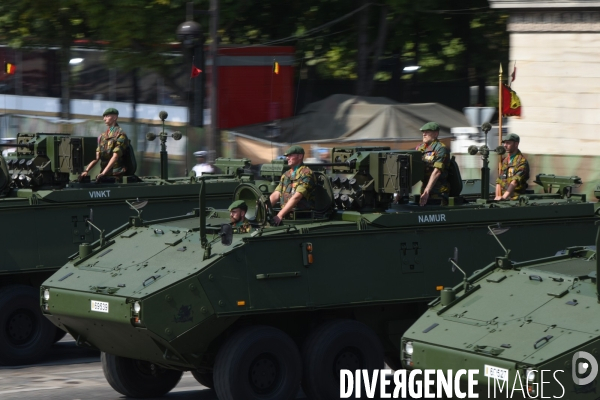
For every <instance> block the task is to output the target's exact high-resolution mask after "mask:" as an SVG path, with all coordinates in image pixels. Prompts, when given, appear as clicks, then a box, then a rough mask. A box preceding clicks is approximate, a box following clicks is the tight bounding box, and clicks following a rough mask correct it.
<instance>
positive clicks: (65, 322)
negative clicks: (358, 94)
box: [40, 148, 596, 400]
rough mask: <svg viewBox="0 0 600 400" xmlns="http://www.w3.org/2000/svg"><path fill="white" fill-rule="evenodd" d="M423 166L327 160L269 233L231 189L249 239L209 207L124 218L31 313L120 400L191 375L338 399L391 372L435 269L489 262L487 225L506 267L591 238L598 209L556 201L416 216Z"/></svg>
mask: <svg viewBox="0 0 600 400" xmlns="http://www.w3.org/2000/svg"><path fill="white" fill-rule="evenodd" d="M421 157H422V156H421V153H420V152H415V151H391V150H389V149H386V148H339V149H333V151H332V162H331V163H330V164H329V165H325V167H330V168H331V171H330V172H328V173H324V172H322V171H317V170H315V171H314V175H315V179H316V182H317V184H316V187H315V189H314V195H315V207H314V209H313V210H310V211H294V212H292V213H291V214H290V215H289V217H287V218H285V219H284V220H283V222H282V224H281V225H280V226H272V225H271V224H269V221H270V219H271V216H272V215H275V214H274V211H273V209H272V207H271V204H270V203H269V200H268V197H267V196H265V195H263V194H262V193H263V192H265V191H264V190H261V189H260V187H257V185H254V184H251V183H244V184H241V185H240V186H238V187H237V188H236V190H235V192H234V196H233V197H234V199H236V200H237V199H241V200H244V201H245V202H246V204H247V205H248V206H249V209H248V214H247V216H248V217H249V219H250V221H251V222H252V225H253V229H252V231H251V232H249V233H242V234H240V233H236V234H232V233H231V225H229V213H228V212H227V211H220V210H215V209H211V208H206V207H200V208H199V209H197V210H195V214H194V215H184V216H175V217H171V218H165V219H161V220H155V221H147V220H144V219H142V218H139V217H131V218H130V219H129V222H128V223H126V224H124V225H123V226H121V227H120V228H118V229H116V230H114V231H112V232H111V233H109V234H108V235H107V236H106V237H105V238H104V240H103V241H102V242H100V241H97V242H95V243H94V244H93V248H92V249H91V251H89V249H85V250H81V251H80V252H79V254H74V255H73V256H72V257H71V259H70V261H69V262H68V263H67V264H66V265H64V266H63V267H62V268H61V269H60V270H59V271H58V272H56V273H55V274H54V275H53V276H52V277H50V278H49V279H47V280H46V281H45V282H44V283H43V284H42V287H41V292H40V294H41V307H42V310H43V312H44V314H45V315H46V316H47V317H48V318H49V319H50V320H51V321H52V322H53V323H54V324H55V325H56V326H58V327H60V328H61V329H64V330H65V331H67V332H69V333H70V334H72V335H73V337H74V338H76V340H77V343H78V344H79V345H82V346H90V347H93V348H97V349H100V350H101V351H102V363H103V368H104V372H105V376H106V378H107V380H108V382H109V383H110V385H111V386H112V387H113V388H114V389H115V390H116V391H118V392H119V393H122V394H124V395H126V396H131V397H155V396H158V395H161V394H165V393H167V392H169V391H170V390H171V389H172V388H173V387H174V386H175V385H176V384H177V382H178V381H179V379H180V377H181V375H182V372H183V371H192V373H193V375H194V377H195V378H196V379H197V380H198V381H199V382H200V383H202V384H204V385H206V386H209V387H214V388H215V390H216V392H217V395H218V397H219V398H220V399H288V398H293V397H294V396H295V395H296V392H297V390H298V387H299V385H300V383H301V382H302V387H303V389H304V392H305V393H306V394H307V395H308V396H309V397H310V398H315V399H328V400H329V399H333V398H336V397H338V396H339V382H338V379H339V370H340V369H341V368H347V369H351V370H356V369H369V370H372V369H374V368H381V367H383V364H384V358H385V359H386V361H387V362H388V364H390V365H392V366H394V367H396V368H397V367H400V357H399V354H400V352H399V345H400V339H401V335H402V333H403V332H404V330H405V329H406V328H407V327H408V326H410V324H411V323H412V322H413V321H414V320H415V319H416V318H417V317H418V316H419V315H420V314H421V313H422V312H423V311H424V310H425V306H426V303H427V302H429V301H431V299H433V298H434V297H436V296H437V295H438V291H437V289H436V287H437V286H438V285H442V284H443V283H444V282H448V281H450V280H451V279H453V278H454V275H453V274H452V272H451V271H450V269H449V268H446V263H447V258H448V256H447V254H448V253H449V252H451V251H452V249H453V248H454V246H455V245H456V243H463V244H465V245H466V244H468V245H469V248H470V249H471V250H472V251H471V252H470V253H469V257H468V258H467V257H465V259H466V260H469V262H466V263H465V264H464V265H462V267H463V268H465V269H467V270H468V271H473V270H474V269H475V268H476V267H477V266H478V265H481V264H482V263H484V262H486V261H487V259H488V254H490V252H491V251H492V250H495V247H494V246H496V244H495V243H490V241H489V238H488V237H487V235H485V233H486V232H487V226H488V225H490V224H492V223H497V222H501V223H505V224H510V225H511V226H512V227H513V229H514V231H515V235H514V237H513V238H512V240H509V241H508V242H509V245H510V246H511V247H512V248H513V253H514V255H515V256H517V257H524V256H525V255H526V254H528V253H529V252H531V251H534V252H535V253H536V254H540V255H541V254H543V253H545V252H548V251H550V250H551V249H555V248H558V247H559V244H562V243H564V241H565V240H567V241H570V242H573V243H577V242H581V241H582V240H584V239H586V238H588V237H589V236H590V235H591V234H592V232H593V230H594V227H593V222H594V220H595V219H596V218H595V211H594V206H593V205H592V204H590V203H586V202H584V201H582V199H581V198H579V197H578V196H576V195H574V194H573V195H571V194H570V192H569V194H570V197H567V196H565V195H564V194H563V193H565V192H567V191H566V190H562V189H561V193H559V194H556V193H551V194H539V195H531V196H529V197H527V198H523V199H521V200H520V201H515V202H501V203H500V202H493V201H488V200H487V199H480V200H478V201H468V199H463V198H460V197H456V198H453V199H450V201H449V203H450V204H451V205H449V206H426V207H419V206H418V205H417V204H418V202H416V203H415V202H414V200H412V199H411V196H410V195H409V193H410V190H411V188H412V186H413V184H414V183H415V182H417V181H418V180H419V179H421V177H422V176H423V164H422V160H421ZM538 179H541V180H544V181H545V182H554V181H555V180H556V177H552V178H549V177H539V178H538ZM548 179H549V180H548ZM204 192H205V191H204V189H202V190H201V195H200V204H203V203H204V201H203V200H202V196H204ZM565 229H568V230H569V232H570V235H569V237H567V238H565V237H564V235H561V233H562V232H564V231H565ZM532 237H536V238H537V242H536V243H537V246H534V247H532V246H531V243H530V242H528V241H527V240H525V239H524V238H532Z"/></svg>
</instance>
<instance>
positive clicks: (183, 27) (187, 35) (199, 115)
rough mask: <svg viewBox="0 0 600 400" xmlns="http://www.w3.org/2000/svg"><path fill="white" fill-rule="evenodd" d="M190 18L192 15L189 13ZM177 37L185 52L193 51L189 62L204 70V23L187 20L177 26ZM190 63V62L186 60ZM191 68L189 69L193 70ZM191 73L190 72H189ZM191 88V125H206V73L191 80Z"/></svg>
mask: <svg viewBox="0 0 600 400" xmlns="http://www.w3.org/2000/svg"><path fill="white" fill-rule="evenodd" d="M188 17H189V18H191V17H192V16H191V15H189V16H188ZM175 33H176V34H177V38H178V39H179V40H180V41H181V44H182V45H183V47H184V48H185V49H187V52H186V51H184V54H190V53H191V55H192V56H191V57H190V58H191V62H190V63H189V64H191V65H194V64H195V63H196V62H197V63H198V65H199V66H200V69H201V70H204V69H205V68H204V35H203V34H202V25H200V24H199V23H197V22H195V21H191V20H190V21H186V22H183V23H181V24H179V26H178V27H177V30H176V31H175ZM190 58H187V59H190ZM184 64H185V65H188V62H184ZM191 70H192V68H189V70H188V71H191ZM188 73H189V72H188ZM190 86H192V87H193V89H192V87H190V90H192V92H193V96H192V99H193V100H192V104H188V105H187V106H188V109H189V110H190V125H192V126H204V74H202V75H201V76H199V77H198V78H196V79H195V80H194V81H193V82H190Z"/></svg>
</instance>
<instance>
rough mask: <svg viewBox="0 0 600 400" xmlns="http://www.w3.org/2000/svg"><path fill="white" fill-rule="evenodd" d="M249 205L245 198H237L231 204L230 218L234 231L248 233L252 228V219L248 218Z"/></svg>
mask: <svg viewBox="0 0 600 400" xmlns="http://www.w3.org/2000/svg"><path fill="white" fill-rule="evenodd" d="M246 211H248V205H247V204H246V202H245V201H244V200H237V201H234V202H233V203H231V205H230V206H229V219H230V221H231V227H232V228H233V232H234V233H248V232H250V230H251V229H252V227H251V226H250V221H248V220H247V219H246Z"/></svg>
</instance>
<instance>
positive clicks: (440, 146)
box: [416, 139, 450, 203]
mask: <svg viewBox="0 0 600 400" xmlns="http://www.w3.org/2000/svg"><path fill="white" fill-rule="evenodd" d="M416 150H419V151H420V152H422V153H423V162H424V163H425V171H424V174H423V184H422V185H421V194H423V191H424V190H425V188H426V187H427V183H428V182H429V178H431V174H432V173H433V170H434V168H439V169H440V170H441V172H442V173H441V174H440V175H439V176H438V179H437V181H436V182H435V185H433V187H432V188H431V191H430V192H429V199H431V200H442V203H444V202H445V201H447V199H448V193H449V192H450V185H449V184H448V165H449V163H450V151H449V150H448V148H447V147H446V146H445V145H444V143H442V142H440V141H439V140H437V139H435V140H434V141H433V142H431V144H430V145H427V144H426V143H421V144H420V145H419V146H417V148H416Z"/></svg>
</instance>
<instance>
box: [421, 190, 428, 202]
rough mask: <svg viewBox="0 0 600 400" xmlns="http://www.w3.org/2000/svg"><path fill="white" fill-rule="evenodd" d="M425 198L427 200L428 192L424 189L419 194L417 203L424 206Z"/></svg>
mask: <svg viewBox="0 0 600 400" xmlns="http://www.w3.org/2000/svg"><path fill="white" fill-rule="evenodd" d="M427 200H429V192H428V191H427V190H425V191H424V192H423V194H422V195H421V200H420V201H419V205H420V206H424V205H425V204H427Z"/></svg>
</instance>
